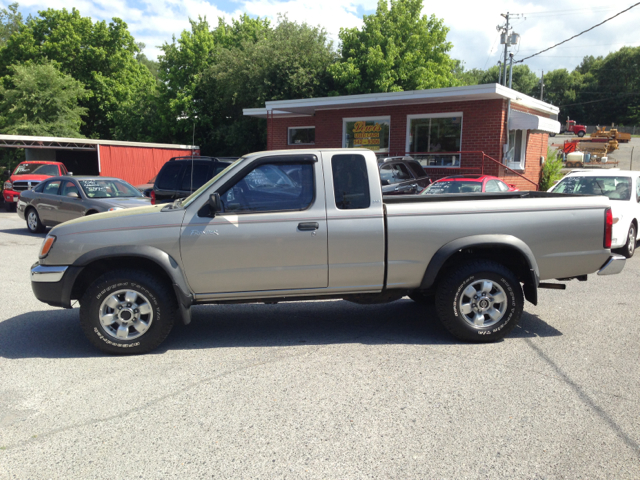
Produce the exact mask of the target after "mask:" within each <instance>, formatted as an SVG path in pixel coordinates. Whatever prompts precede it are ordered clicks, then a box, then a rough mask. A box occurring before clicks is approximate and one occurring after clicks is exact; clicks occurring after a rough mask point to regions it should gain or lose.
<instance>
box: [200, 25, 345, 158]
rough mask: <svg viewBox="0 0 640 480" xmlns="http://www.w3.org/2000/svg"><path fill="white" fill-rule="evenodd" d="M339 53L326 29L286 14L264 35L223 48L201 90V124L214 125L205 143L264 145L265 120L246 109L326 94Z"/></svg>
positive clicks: (242, 148) (243, 149) (236, 147)
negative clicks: (268, 102) (245, 110)
mask: <svg viewBox="0 0 640 480" xmlns="http://www.w3.org/2000/svg"><path fill="white" fill-rule="evenodd" d="M335 59H336V55H335V53H334V51H333V49H332V45H331V42H329V41H328V39H327V35H326V32H325V31H324V30H323V29H320V28H317V27H311V26H309V25H307V24H304V23H303V24H298V23H296V22H292V21H289V20H288V19H287V18H286V17H282V18H280V19H279V23H278V24H277V26H276V27H275V28H273V29H269V30H266V31H264V32H263V35H262V36H261V38H255V37H254V38H249V39H247V40H242V41H241V42H240V43H239V44H237V45H236V46H233V47H231V48H221V49H220V50H218V51H217V53H216V62H215V63H214V64H212V65H211V66H210V67H209V68H208V69H207V70H206V71H205V72H204V73H203V74H202V76H201V77H200V79H199V85H198V90H197V94H198V95H197V97H198V99H199V101H198V102H196V105H197V107H198V109H199V115H200V116H199V119H198V124H201V125H209V126H211V128H208V129H207V130H206V135H205V136H204V138H205V145H206V146H207V147H208V148H211V149H215V151H216V153H218V154H234V155H239V154H243V153H247V152H250V151H254V150H260V149H264V148H265V147H266V136H265V135H266V128H265V126H264V121H260V120H258V119H255V118H247V117H245V116H244V115H243V109H244V108H251V107H264V104H265V102H267V101H271V100H283V99H294V98H308V97H319V96H326V95H327V94H328V92H329V89H330V88H331V76H330V75H329V73H328V71H327V69H328V67H329V66H330V65H332V64H333V63H334V62H335Z"/></svg>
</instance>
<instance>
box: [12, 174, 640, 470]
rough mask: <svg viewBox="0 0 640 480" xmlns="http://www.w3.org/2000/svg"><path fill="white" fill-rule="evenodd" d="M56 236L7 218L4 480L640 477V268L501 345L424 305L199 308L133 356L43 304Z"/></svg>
mask: <svg viewBox="0 0 640 480" xmlns="http://www.w3.org/2000/svg"><path fill="white" fill-rule="evenodd" d="M639 165H640V162H639ZM42 238H43V235H40V236H37V235H36V236H34V235H31V234H29V233H28V231H27V230H26V228H25V225H24V222H23V221H22V220H20V219H19V218H18V217H17V215H16V214H15V213H4V212H2V213H0V253H1V257H0V258H1V261H0V278H1V279H2V280H1V284H0V305H1V311H0V479H6V478H11V479H27V478H32V479H40V478H64V479H76V478H77V479H87V478H92V479H129V478H143V479H158V478H181V479H184V478H233V479H244V478H254V479H279V478H282V479H284V478H290V479H307V478H308V479H363V478H376V479H388V478H397V479H431V478H451V479H467V478H468V479H473V478H483V479H484V478H491V479H492V478H510V479H511V478H531V479H541V478H545V479H554V478H571V479H573V478H584V479H600V478H611V479H637V478H640V341H639V340H640V316H639V314H638V309H639V307H640V302H639V299H640V295H639V294H638V287H639V286H640V255H638V257H636V258H633V259H631V260H630V261H628V262H627V265H626V267H625V269H624V271H623V272H622V273H621V274H619V275H614V276H609V277H598V276H596V275H590V276H589V281H587V282H577V281H573V282H569V283H568V285H567V289H566V291H559V290H541V291H540V303H539V306H537V307H536V306H533V305H531V304H527V305H526V306H525V313H524V316H523V318H522V320H521V322H520V325H519V326H518V327H517V328H516V329H515V330H514V331H513V332H512V333H511V334H510V335H509V336H508V337H507V338H506V339H505V340H504V341H501V342H498V343H494V344H485V345H477V344H467V343H461V342H459V341H456V340H455V339H453V338H452V337H451V336H450V335H449V334H448V333H447V332H446V331H445V330H444V329H443V328H442V327H441V326H440V324H439V323H438V321H437V320H436V318H435V311H434V309H433V308H431V307H422V306H420V305H418V304H415V303H414V302H412V301H411V300H409V299H407V298H405V299H402V300H399V301H397V302H394V303H391V304H386V305H371V306H360V305H355V304H350V303H347V302H344V301H321V302H303V303H283V304H278V305H261V304H250V305H228V306H201V307H196V308H194V314H193V323H192V324H191V325H189V326H180V325H178V326H176V328H174V330H173V331H172V333H171V335H170V337H169V339H168V340H167V341H166V342H165V343H164V344H163V345H162V347H161V348H160V349H159V350H157V351H155V352H153V353H151V354H148V355H144V356H134V357H114V356H108V355H104V354H102V353H100V352H98V351H97V350H95V349H94V348H93V347H92V346H91V345H90V344H89V342H88V341H87V340H85V338H84V336H83V334H82V332H81V330H80V326H79V323H78V310H77V309H72V310H63V309H57V308H52V307H48V306H47V305H45V304H42V303H40V302H38V301H37V300H36V299H35V297H34V296H33V294H32V292H31V287H30V283H29V275H28V273H29V267H30V265H31V264H32V263H33V262H34V261H35V260H36V259H37V252H38V249H39V247H40V244H41V242H42Z"/></svg>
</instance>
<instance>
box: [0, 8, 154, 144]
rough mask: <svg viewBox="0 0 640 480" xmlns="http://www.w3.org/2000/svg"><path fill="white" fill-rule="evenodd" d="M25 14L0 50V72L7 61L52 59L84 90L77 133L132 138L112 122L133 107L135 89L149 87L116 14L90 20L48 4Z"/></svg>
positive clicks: (6, 69) (147, 74)
mask: <svg viewBox="0 0 640 480" xmlns="http://www.w3.org/2000/svg"><path fill="white" fill-rule="evenodd" d="M38 15H39V16H38V17H35V18H31V19H29V20H28V21H27V22H26V23H25V24H24V25H22V26H21V27H20V28H19V29H18V31H16V32H15V33H13V35H11V37H10V38H9V40H8V41H7V44H6V46H5V48H3V49H0V76H4V75H7V74H8V73H9V66H10V65H17V64H21V63H25V62H28V61H33V62H35V63H40V62H43V61H45V60H46V59H49V60H52V61H55V62H56V65H57V67H58V68H59V69H60V71H61V72H63V73H65V74H67V75H71V76H72V77H73V78H75V79H76V80H78V81H80V82H81V83H82V84H83V85H84V86H85V88H86V89H87V90H88V91H89V95H88V96H86V97H85V98H84V99H83V100H81V103H80V105H81V106H82V107H84V108H86V109H87V115H86V118H85V119H84V124H83V126H82V128H81V133H82V134H84V135H86V136H87V137H99V138H104V139H112V138H119V139H126V140H129V139H131V140H133V139H134V138H130V137H129V136H128V135H127V134H126V132H122V131H118V132H119V133H117V135H118V137H116V125H117V122H118V121H119V120H120V119H121V118H122V117H123V116H125V115H126V114H128V113H127V112H129V111H131V110H132V109H133V106H134V105H135V103H136V102H137V101H138V99H139V96H140V92H141V91H146V90H149V89H154V88H155V80H154V78H153V76H152V75H151V73H150V72H149V69H148V68H147V67H146V66H145V65H142V64H141V63H140V62H138V61H137V60H136V55H137V54H138V53H139V48H138V46H137V45H136V43H135V40H134V38H133V37H132V36H131V34H130V33H129V31H128V29H127V24H126V23H125V22H123V21H122V20H120V19H118V18H114V19H112V21H111V22H109V24H107V23H106V22H104V21H102V22H95V23H94V22H93V21H92V20H91V18H89V17H82V16H81V15H80V12H78V10H76V9H75V8H74V9H73V10H71V11H70V12H69V11H67V10H66V9H62V10H53V9H48V10H44V11H41V12H39V14H38Z"/></svg>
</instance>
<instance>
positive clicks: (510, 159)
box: [506, 130, 527, 170]
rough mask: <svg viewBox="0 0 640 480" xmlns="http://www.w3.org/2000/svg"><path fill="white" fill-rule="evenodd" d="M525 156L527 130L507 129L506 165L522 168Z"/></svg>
mask: <svg viewBox="0 0 640 480" xmlns="http://www.w3.org/2000/svg"><path fill="white" fill-rule="evenodd" d="M526 156H527V130H509V151H508V152H507V155H506V160H507V167H509V168H512V169H514V170H524V167H525V160H526Z"/></svg>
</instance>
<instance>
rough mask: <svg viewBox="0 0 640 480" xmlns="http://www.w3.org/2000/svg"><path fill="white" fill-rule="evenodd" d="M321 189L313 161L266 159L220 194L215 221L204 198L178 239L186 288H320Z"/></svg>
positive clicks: (323, 242) (323, 265)
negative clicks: (186, 280)
mask: <svg viewBox="0 0 640 480" xmlns="http://www.w3.org/2000/svg"><path fill="white" fill-rule="evenodd" d="M323 182H324V175H323V171H322V164H321V163H320V162H318V161H317V157H316V156H315V155H309V154H304V155H302V154H301V155H280V156H266V157H263V158H259V159H257V160H255V161H253V162H252V163H251V164H249V166H248V167H247V168H246V169H243V170H242V171H240V173H238V174H236V175H234V177H233V178H230V179H229V181H228V182H226V183H225V184H224V185H223V186H221V187H220V189H219V191H218V193H219V194H220V199H221V203H222V211H221V212H218V213H217V214H216V216H215V218H209V217H207V216H206V211H208V207H207V204H206V202H207V200H208V195H206V196H205V195H203V196H202V198H201V199H198V202H199V203H200V205H196V202H194V204H193V205H192V206H193V207H194V209H189V210H190V211H188V212H187V215H186V216H185V221H184V223H183V226H182V233H181V240H180V249H181V254H182V261H183V264H184V267H185V272H186V275H187V279H188V281H189V284H190V286H191V288H192V289H193V290H194V291H195V292H196V293H199V294H206V293H213V294H216V293H231V292H255V291H263V290H302V289H317V288H326V287H327V284H328V261H327V219H326V210H325V195H324V188H323ZM205 197H207V198H205ZM191 210H194V211H193V212H191ZM195 210H197V211H195Z"/></svg>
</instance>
